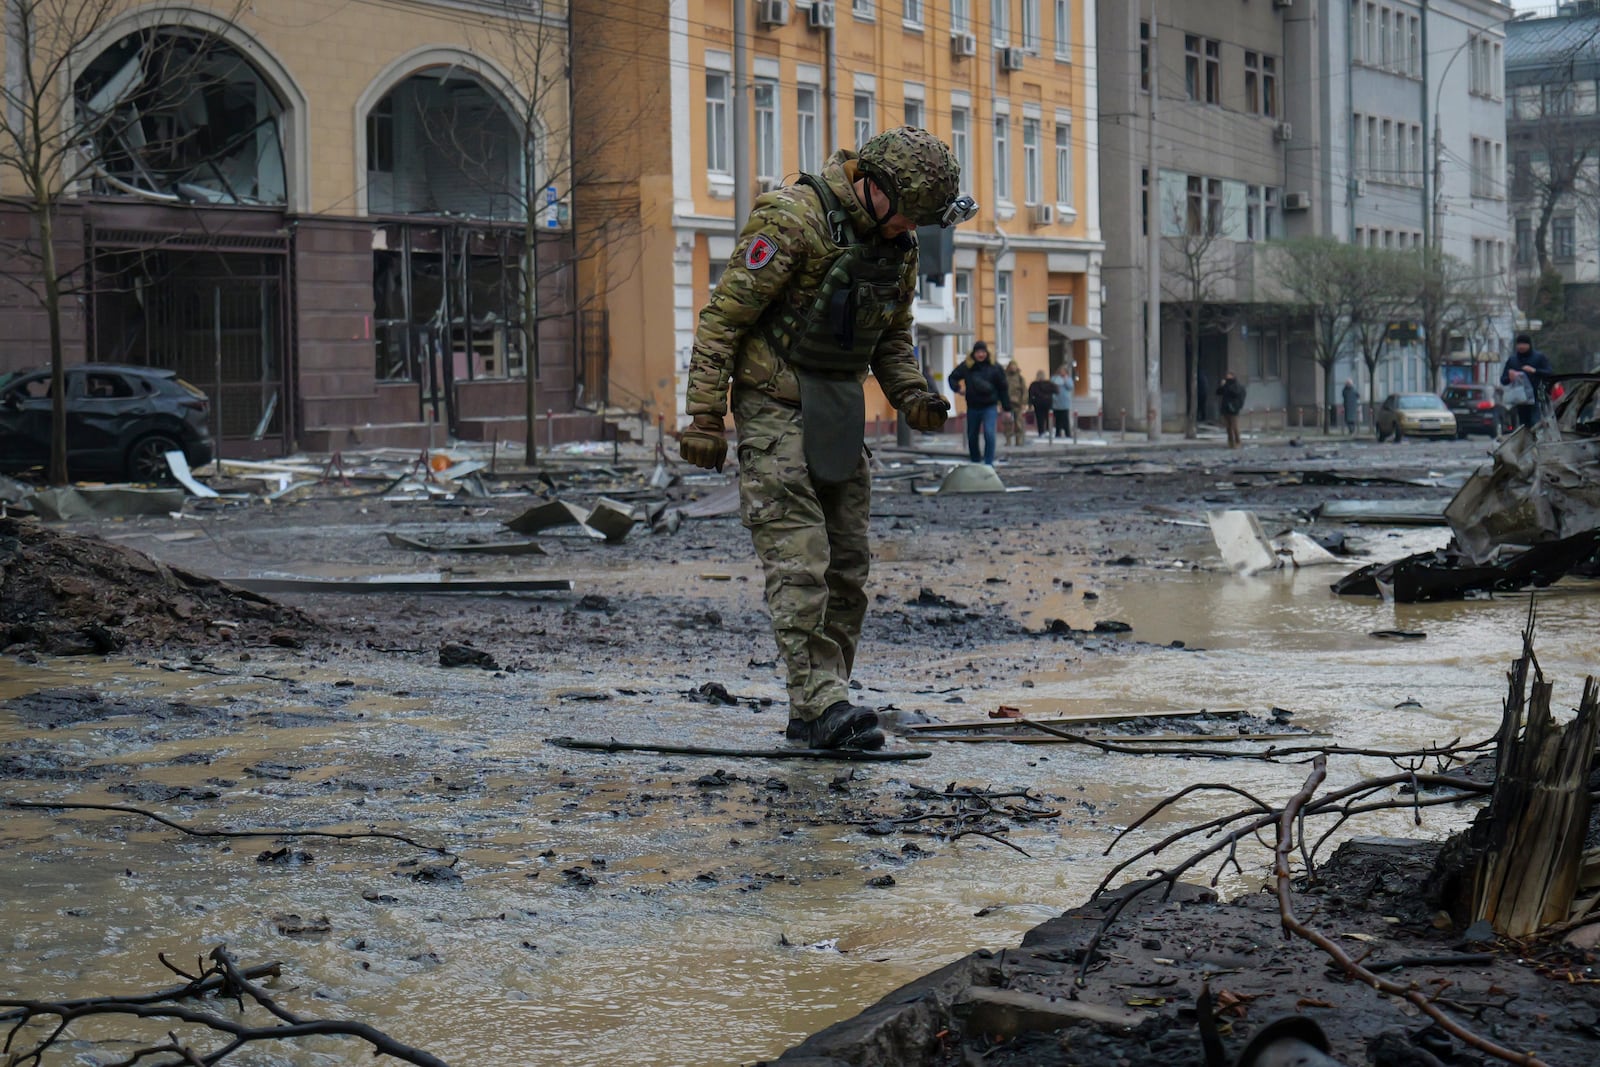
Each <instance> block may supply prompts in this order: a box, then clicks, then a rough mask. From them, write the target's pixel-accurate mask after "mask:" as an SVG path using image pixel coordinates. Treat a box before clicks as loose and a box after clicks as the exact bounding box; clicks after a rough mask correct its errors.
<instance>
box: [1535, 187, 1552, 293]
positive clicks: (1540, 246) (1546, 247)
mask: <svg viewBox="0 0 1600 1067" xmlns="http://www.w3.org/2000/svg"><path fill="white" fill-rule="evenodd" d="M1555 213H1556V193H1555V191H1554V190H1548V191H1546V193H1545V197H1544V200H1543V201H1542V202H1541V203H1540V204H1539V225H1537V226H1535V227H1534V228H1533V254H1534V258H1535V259H1537V260H1538V261H1539V273H1540V274H1543V273H1544V272H1545V271H1547V270H1549V269H1550V242H1549V236H1550V217H1551V216H1552V215H1554V214H1555Z"/></svg>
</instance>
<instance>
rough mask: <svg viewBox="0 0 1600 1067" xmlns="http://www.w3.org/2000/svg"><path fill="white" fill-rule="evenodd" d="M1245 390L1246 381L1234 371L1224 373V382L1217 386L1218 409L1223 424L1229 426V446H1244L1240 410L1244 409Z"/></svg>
mask: <svg viewBox="0 0 1600 1067" xmlns="http://www.w3.org/2000/svg"><path fill="white" fill-rule="evenodd" d="M1244 392H1245V390H1244V383H1243V382H1241V381H1240V380H1239V379H1238V378H1237V377H1235V376H1234V373H1233V371H1229V372H1228V373H1226V374H1224V375H1223V376H1222V384H1221V385H1219V386H1217V410H1218V411H1220V412H1221V413H1222V424H1223V425H1224V426H1226V427H1227V428H1228V447H1229V448H1242V447H1243V446H1244V442H1243V441H1241V440H1240V439H1239V412H1241V411H1243V410H1244Z"/></svg>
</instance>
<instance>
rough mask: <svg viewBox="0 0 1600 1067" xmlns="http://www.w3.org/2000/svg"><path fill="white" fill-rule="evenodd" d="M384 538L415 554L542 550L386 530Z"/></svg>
mask: <svg viewBox="0 0 1600 1067" xmlns="http://www.w3.org/2000/svg"><path fill="white" fill-rule="evenodd" d="M383 536H385V537H387V538H388V539H389V543H390V544H391V545H393V546H394V547H396V548H409V549H412V550H414V551H417V552H461V553H469V554H475V555H480V556H542V555H544V554H545V551H544V549H543V548H541V547H540V545H539V542H537V541H428V540H424V539H422V538H420V537H407V536H406V535H405V534H398V533H395V532H394V531H393V530H386V531H385V532H384V535H383Z"/></svg>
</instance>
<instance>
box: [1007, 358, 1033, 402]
mask: <svg viewBox="0 0 1600 1067" xmlns="http://www.w3.org/2000/svg"><path fill="white" fill-rule="evenodd" d="M1006 393H1007V394H1008V395H1009V396H1010V397H1011V410H1012V411H1021V410H1022V407H1023V405H1024V404H1026V403H1027V402H1028V382H1027V379H1025V378H1023V376H1022V368H1021V367H1019V366H1017V361H1016V360H1015V359H1013V360H1012V361H1011V362H1010V363H1007V364H1006Z"/></svg>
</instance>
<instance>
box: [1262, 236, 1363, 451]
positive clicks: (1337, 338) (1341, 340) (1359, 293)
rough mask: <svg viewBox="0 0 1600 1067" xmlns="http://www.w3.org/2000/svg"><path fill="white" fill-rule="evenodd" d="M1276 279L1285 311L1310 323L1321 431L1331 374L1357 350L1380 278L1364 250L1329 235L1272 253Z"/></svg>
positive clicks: (1330, 391)
mask: <svg viewBox="0 0 1600 1067" xmlns="http://www.w3.org/2000/svg"><path fill="white" fill-rule="evenodd" d="M1276 252H1277V257H1276V259H1275V263H1276V264H1277V267H1278V270H1277V280H1278V285H1279V286H1280V287H1281V289H1282V290H1283V294H1284V297H1285V298H1286V302H1287V304H1288V305H1289V307H1290V309H1291V310H1292V311H1294V312H1296V313H1298V314H1300V315H1303V316H1305V318H1306V320H1307V321H1308V322H1309V325H1310V332H1311V340H1312V358H1313V359H1315V361H1316V363H1317V366H1319V367H1321V368H1322V374H1323V395H1324V396H1326V397H1328V398H1330V399H1329V402H1328V403H1325V404H1323V405H1322V416H1323V425H1322V428H1323V430H1324V431H1326V430H1327V429H1328V419H1329V418H1330V417H1331V411H1332V407H1331V404H1332V400H1331V398H1332V397H1333V396H1334V395H1335V393H1334V370H1335V368H1336V367H1337V365H1338V362H1339V360H1340V359H1341V358H1343V357H1344V355H1345V354H1346V353H1348V352H1350V351H1351V350H1352V349H1353V348H1355V347H1356V345H1357V341H1358V338H1359V336H1360V332H1359V327H1360V325H1361V324H1363V323H1366V322H1370V321H1373V320H1375V319H1376V318H1377V317H1378V312H1377V311H1376V309H1375V305H1376V304H1377V303H1378V302H1380V301H1381V300H1382V299H1383V291H1382V288H1381V287H1382V285H1383V279H1382V278H1381V277H1379V276H1376V275H1374V274H1371V273H1369V272H1368V271H1367V269H1366V266H1367V262H1366V258H1367V257H1366V252H1367V250H1366V249H1363V248H1360V247H1357V246H1355V245H1348V244H1345V243H1344V242H1342V241H1337V240H1334V239H1333V238H1331V237H1306V238H1301V239H1299V240H1294V241H1286V242H1284V243H1283V244H1281V245H1279V246H1278V247H1277V249H1276Z"/></svg>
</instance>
